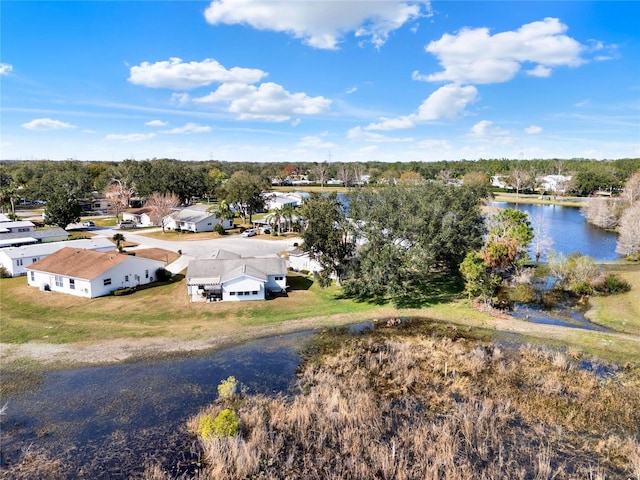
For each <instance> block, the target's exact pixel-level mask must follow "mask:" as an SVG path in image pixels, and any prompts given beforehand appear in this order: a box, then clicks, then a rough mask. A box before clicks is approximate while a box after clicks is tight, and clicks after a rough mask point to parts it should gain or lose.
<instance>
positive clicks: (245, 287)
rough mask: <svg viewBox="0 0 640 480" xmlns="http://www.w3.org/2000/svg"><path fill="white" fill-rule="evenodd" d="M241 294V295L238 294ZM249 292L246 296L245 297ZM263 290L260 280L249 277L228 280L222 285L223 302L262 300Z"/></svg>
mask: <svg viewBox="0 0 640 480" xmlns="http://www.w3.org/2000/svg"><path fill="white" fill-rule="evenodd" d="M240 292H242V295H240V294H239V293H240ZM246 292H249V294H248V295H245V293H246ZM265 298H266V297H265V289H264V283H263V282H262V281H261V280H258V279H255V278H253V277H249V276H241V277H238V278H234V279H233V280H229V281H228V282H225V283H224V284H223V285H222V300H223V301H225V302H226V301H231V302H233V301H236V302H237V301H244V300H264V299H265Z"/></svg>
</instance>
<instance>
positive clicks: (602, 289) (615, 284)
mask: <svg viewBox="0 0 640 480" xmlns="http://www.w3.org/2000/svg"><path fill="white" fill-rule="evenodd" d="M593 288H594V289H595V291H596V292H598V293H601V294H604V295H613V294H616V293H626V292H628V291H629V290H631V284H629V282H627V281H626V280H625V279H624V278H620V277H618V276H617V275H616V274H614V273H610V274H608V275H607V276H606V277H605V279H604V281H602V282H600V283H596V284H595V285H594V286H593Z"/></svg>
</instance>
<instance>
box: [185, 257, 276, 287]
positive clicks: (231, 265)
mask: <svg viewBox="0 0 640 480" xmlns="http://www.w3.org/2000/svg"><path fill="white" fill-rule="evenodd" d="M286 273H287V265H286V262H285V260H284V258H280V257H266V258H256V257H249V258H226V259H212V258H205V259H196V260H191V261H190V262H189V266H188V267H187V275H186V278H187V284H198V285H217V284H220V283H222V282H224V281H228V280H231V279H233V278H237V277H238V276H241V275H248V276H251V277H254V278H258V279H261V280H264V281H266V280H267V275H286Z"/></svg>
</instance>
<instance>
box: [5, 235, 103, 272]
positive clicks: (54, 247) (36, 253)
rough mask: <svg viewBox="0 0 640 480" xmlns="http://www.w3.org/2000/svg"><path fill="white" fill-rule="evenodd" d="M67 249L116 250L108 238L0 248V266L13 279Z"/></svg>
mask: <svg viewBox="0 0 640 480" xmlns="http://www.w3.org/2000/svg"><path fill="white" fill-rule="evenodd" d="M67 247H71V248H82V249H85V250H95V251H97V252H109V251H112V250H115V249H116V246H115V245H114V243H113V242H112V241H111V240H109V239H108V238H91V239H80V240H69V241H66V242H50V243H37V244H35V245H23V246H21V247H8V248H0V265H2V266H3V267H4V268H5V269H6V270H7V272H9V273H10V274H11V276H12V277H18V276H20V275H26V274H27V267H28V266H29V265H31V264H32V263H35V262H38V261H40V260H42V259H43V258H46V257H47V256H49V255H51V254H52V253H55V252H57V251H58V250H62V249H63V248H67Z"/></svg>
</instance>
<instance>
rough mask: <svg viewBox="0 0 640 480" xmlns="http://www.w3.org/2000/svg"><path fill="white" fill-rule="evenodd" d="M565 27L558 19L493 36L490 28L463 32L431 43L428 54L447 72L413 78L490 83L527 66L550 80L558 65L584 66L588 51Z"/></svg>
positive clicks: (539, 22) (416, 75)
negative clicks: (585, 54) (569, 34)
mask: <svg viewBox="0 0 640 480" xmlns="http://www.w3.org/2000/svg"><path fill="white" fill-rule="evenodd" d="M566 31H567V26H566V25H564V24H563V23H561V22H560V21H559V20H558V19H557V18H545V19H544V20H543V21H538V22H532V23H528V24H526V25H523V26H522V27H520V28H519V29H518V30H516V31H508V32H500V33H496V34H495V35H491V34H490V33H489V29H487V28H476V29H474V28H464V29H462V30H461V31H460V32H458V33H457V34H455V35H450V34H445V35H443V36H442V37H441V38H440V39H439V40H434V41H432V42H430V43H429V44H428V45H427V46H426V47H425V49H426V51H427V52H429V53H431V54H433V55H435V56H436V57H437V58H438V62H439V63H440V65H441V66H442V67H443V69H444V70H443V71H441V72H437V73H434V74H430V75H422V74H419V73H418V72H414V75H413V77H414V79H416V80H426V81H432V82H438V81H451V82H456V83H471V84H489V83H501V82H507V81H509V80H511V79H512V78H513V77H514V76H515V75H516V74H517V73H518V72H519V71H520V69H521V68H522V66H523V65H524V64H529V63H532V64H534V67H533V68H532V69H530V70H529V74H531V75H537V76H549V75H550V74H551V69H552V68H554V67H559V66H571V67H575V66H578V65H581V64H583V63H585V60H584V59H583V58H582V56H581V55H582V54H583V53H584V52H585V49H586V47H585V46H583V45H581V44H580V43H579V42H577V41H576V40H574V39H573V38H571V37H569V36H567V35H565V32H566Z"/></svg>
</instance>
